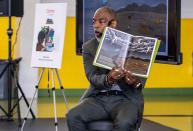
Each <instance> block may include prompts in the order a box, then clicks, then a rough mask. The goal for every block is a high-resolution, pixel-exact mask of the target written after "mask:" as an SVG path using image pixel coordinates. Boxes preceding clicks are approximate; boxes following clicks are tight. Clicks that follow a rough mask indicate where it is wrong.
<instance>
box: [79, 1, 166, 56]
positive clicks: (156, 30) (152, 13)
mask: <svg viewBox="0 0 193 131" xmlns="http://www.w3.org/2000/svg"><path fill="white" fill-rule="evenodd" d="M83 5H84V9H83V10H84V11H83V12H84V17H83V29H84V38H83V39H84V40H83V42H86V41H88V40H89V39H91V38H93V37H94V30H93V26H92V18H93V15H94V12H95V11H96V10H97V9H98V8H100V7H102V6H109V7H111V8H113V9H114V10H116V12H117V16H118V27H117V29H118V30H121V31H123V32H126V33H129V34H133V35H138V36H147V37H155V38H158V39H159V40H161V43H160V47H159V50H158V53H157V54H158V55H168V38H167V34H168V0H121V1H118V0H93V1H92V2H90V1H89V0H84V2H83Z"/></svg>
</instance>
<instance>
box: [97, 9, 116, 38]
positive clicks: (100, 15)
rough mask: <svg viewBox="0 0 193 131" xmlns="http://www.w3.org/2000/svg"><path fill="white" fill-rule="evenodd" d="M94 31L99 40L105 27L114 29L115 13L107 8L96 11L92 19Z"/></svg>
mask: <svg viewBox="0 0 193 131" xmlns="http://www.w3.org/2000/svg"><path fill="white" fill-rule="evenodd" d="M93 24H94V31H95V36H96V37H97V38H101V36H102V33H103V31H104V29H105V27H107V26H108V27H111V28H116V26H117V17H116V12H115V11H114V10H113V9H112V8H110V7H107V6H104V7H101V8H99V9H97V10H96V12H95V14H94V17H93Z"/></svg>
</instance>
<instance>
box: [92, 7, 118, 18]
mask: <svg viewBox="0 0 193 131" xmlns="http://www.w3.org/2000/svg"><path fill="white" fill-rule="evenodd" d="M97 12H98V13H103V12H106V13H108V14H109V16H111V18H112V19H114V20H117V14H116V12H115V10H113V9H112V8H110V7H107V6H104V7H101V8H99V9H97V10H96V12H95V14H96V13H97Z"/></svg>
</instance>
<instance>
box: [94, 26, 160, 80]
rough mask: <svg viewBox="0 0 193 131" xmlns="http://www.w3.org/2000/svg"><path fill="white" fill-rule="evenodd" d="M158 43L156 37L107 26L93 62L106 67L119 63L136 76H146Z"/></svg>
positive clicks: (109, 67) (110, 67)
mask: <svg viewBox="0 0 193 131" xmlns="http://www.w3.org/2000/svg"><path fill="white" fill-rule="evenodd" d="M159 43H160V41H159V40H157V39H156V38H151V37H145V36H134V35H131V34H128V33H125V32H122V31H119V30H116V29H112V28H109V27H107V28H106V29H105V31H104V33H103V36H102V39H101V41H100V44H99V47H98V50H97V53H96V56H95V59H94V62H93V64H94V65H96V66H99V67H102V68H106V69H112V68H113V67H114V66H116V65H121V66H122V67H124V68H125V69H126V70H129V71H131V72H132V73H133V74H135V75H137V76H141V77H148V75H149V71H150V69H151V66H152V63H153V62H154V60H155V56H156V53H157V50H158V47H159Z"/></svg>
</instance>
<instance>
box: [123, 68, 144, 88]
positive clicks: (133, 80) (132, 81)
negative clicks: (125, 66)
mask: <svg viewBox="0 0 193 131" xmlns="http://www.w3.org/2000/svg"><path fill="white" fill-rule="evenodd" d="M125 81H126V83H127V84H128V85H131V86H133V87H134V88H139V87H141V83H140V80H139V79H138V78H137V77H136V76H134V75H133V74H132V73H131V72H130V71H126V76H125Z"/></svg>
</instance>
